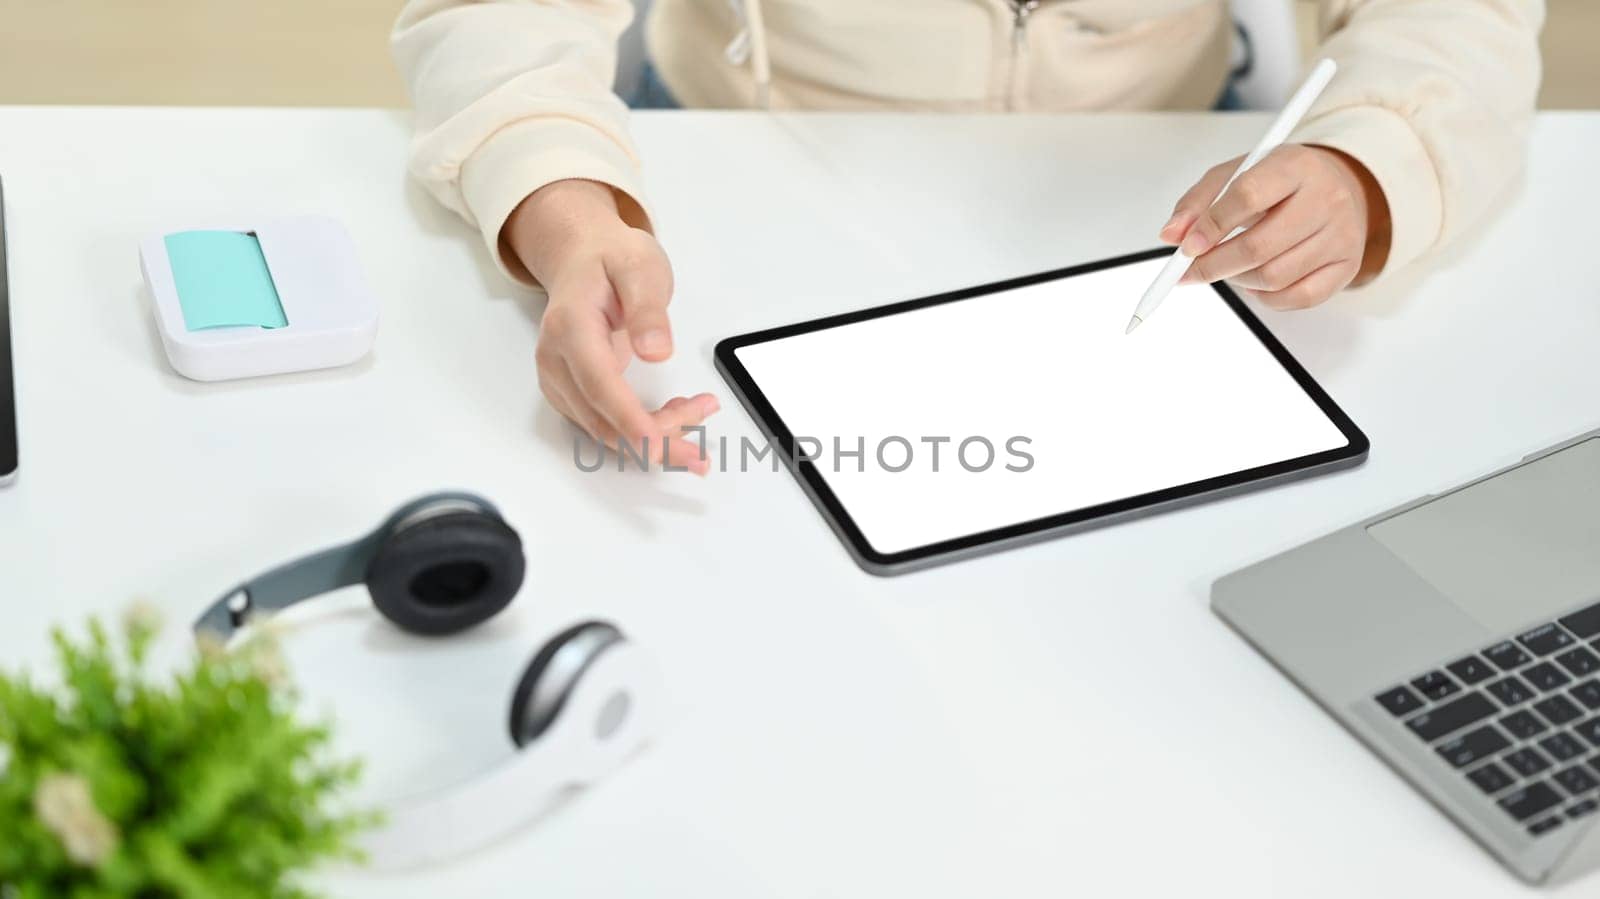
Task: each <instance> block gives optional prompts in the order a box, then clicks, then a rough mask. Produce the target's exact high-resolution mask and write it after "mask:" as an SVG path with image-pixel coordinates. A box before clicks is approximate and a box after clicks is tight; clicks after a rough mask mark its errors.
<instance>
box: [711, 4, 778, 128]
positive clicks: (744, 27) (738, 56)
mask: <svg viewBox="0 0 1600 899" xmlns="http://www.w3.org/2000/svg"><path fill="white" fill-rule="evenodd" d="M728 5H729V6H731V7H732V8H733V14H734V17H735V18H737V19H738V20H739V26H740V27H739V33H738V34H736V35H734V36H733V40H731V41H729V42H728V46H727V47H726V48H725V49H724V50H723V51H722V54H723V56H724V57H726V58H727V60H728V63H729V64H730V65H735V66H742V65H744V64H745V63H747V62H748V63H749V64H750V70H751V74H752V75H754V76H755V81H756V98H755V99H756V106H757V107H758V108H760V109H770V108H771V104H772V63H771V60H770V59H769V58H768V57H767V26H766V23H765V21H764V20H763V19H762V18H761V0H728Z"/></svg>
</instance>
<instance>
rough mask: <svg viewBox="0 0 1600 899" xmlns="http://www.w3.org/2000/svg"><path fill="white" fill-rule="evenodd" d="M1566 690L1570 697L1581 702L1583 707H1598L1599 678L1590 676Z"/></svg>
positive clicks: (1599, 693) (1599, 701) (1599, 696)
mask: <svg viewBox="0 0 1600 899" xmlns="http://www.w3.org/2000/svg"><path fill="white" fill-rule="evenodd" d="M1568 692H1570V693H1571V694H1572V698H1574V699H1576V700H1578V701H1579V702H1581V703H1583V705H1584V708H1587V709H1600V680H1595V679H1593V678H1590V679H1589V680H1586V681H1584V682H1583V683H1581V684H1579V685H1577V686H1576V687H1573V688H1572V689H1571V690H1570V691H1568Z"/></svg>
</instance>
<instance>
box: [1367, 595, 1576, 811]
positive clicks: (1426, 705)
mask: <svg viewBox="0 0 1600 899" xmlns="http://www.w3.org/2000/svg"><path fill="white" fill-rule="evenodd" d="M1373 698H1374V699H1375V700H1377V702H1378V704H1379V705H1381V706H1383V707H1384V708H1385V709H1387V710H1388V711H1389V714H1391V715H1393V716H1395V717H1396V718H1399V719H1401V720H1403V721H1404V722H1405V726H1406V728H1407V729H1409V730H1410V731H1411V733H1412V734H1414V735H1415V736H1416V737H1417V739H1419V740H1422V741H1423V742H1425V743H1427V744H1428V745H1429V746H1431V747H1432V748H1433V750H1434V751H1435V752H1436V753H1437V754H1438V756H1439V758H1440V760H1441V763H1442V764H1445V765H1448V766H1450V767H1451V768H1453V769H1455V770H1456V771H1458V772H1460V774H1461V776H1462V777H1465V778H1466V779H1467V780H1468V781H1470V782H1471V783H1472V784H1473V785H1474V786H1475V787H1477V788H1478V789H1479V790H1480V791H1482V792H1483V794H1484V796H1485V797H1486V798H1487V800H1488V801H1490V802H1493V803H1494V804H1496V805H1497V806H1499V807H1500V809H1501V811H1502V812H1503V813H1504V814H1506V815H1509V816H1510V817H1511V819H1512V820H1514V821H1516V822H1517V823H1518V824H1520V825H1522V826H1523V827H1526V828H1527V830H1528V832H1529V833H1530V834H1533V835H1534V836H1539V835H1542V834H1546V833H1549V832H1551V831H1553V830H1555V829H1556V828H1558V827H1560V826H1561V825H1562V823H1563V822H1565V821H1570V820H1575V819H1577V818H1581V817H1583V816H1585V815H1590V814H1593V813H1595V812H1596V811H1600V603H1595V604H1594V605H1592V606H1588V607H1587V608H1583V609H1580V610H1578V611H1576V612H1573V613H1572V614H1570V615H1566V616H1564V617H1562V618H1559V619H1557V620H1555V621H1552V622H1550V623H1549V624H1542V625H1540V626H1538V627H1536V628H1533V629H1532V630H1530V631H1527V632H1525V633H1523V634H1520V635H1518V636H1515V637H1512V638H1510V639H1508V640H1502V641H1501V642H1499V643H1496V644H1494V645H1493V646H1488V647H1485V648H1484V649H1483V650H1482V651H1481V652H1478V653H1476V654H1474V655H1469V656H1466V657H1464V658H1460V659H1456V660H1455V661H1453V662H1450V663H1449V664H1447V665H1444V666H1442V667H1440V668H1438V669H1436V670H1433V671H1428V672H1426V673H1424V674H1421V675H1418V676H1417V677H1415V678H1413V679H1411V680H1410V681H1408V682H1406V683H1403V684H1396V685H1395V686H1393V687H1391V688H1389V689H1388V690H1385V691H1383V692H1382V693H1379V694H1378V695H1377V696H1375V697H1373Z"/></svg>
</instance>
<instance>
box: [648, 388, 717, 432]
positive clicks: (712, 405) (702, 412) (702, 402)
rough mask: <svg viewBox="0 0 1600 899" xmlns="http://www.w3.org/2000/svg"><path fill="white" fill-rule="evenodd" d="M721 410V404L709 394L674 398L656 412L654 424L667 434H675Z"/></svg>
mask: <svg viewBox="0 0 1600 899" xmlns="http://www.w3.org/2000/svg"><path fill="white" fill-rule="evenodd" d="M721 408H722V404H721V403H719V402H717V398H716V397H714V396H712V395H711V394H709V393H701V394H696V395H695V396H693V397H683V396H675V397H673V398H672V399H670V400H667V402H666V403H665V404H664V405H663V406H662V407H661V408H660V409H659V410H657V411H656V413H655V419H656V424H657V425H659V426H660V427H661V428H662V429H663V430H666V431H667V432H668V433H676V432H677V431H679V430H680V429H682V428H689V427H693V426H695V425H697V424H700V423H701V422H703V421H705V420H706V419H707V418H710V417H711V416H712V415H714V414H716V412H717V410H719V409H721Z"/></svg>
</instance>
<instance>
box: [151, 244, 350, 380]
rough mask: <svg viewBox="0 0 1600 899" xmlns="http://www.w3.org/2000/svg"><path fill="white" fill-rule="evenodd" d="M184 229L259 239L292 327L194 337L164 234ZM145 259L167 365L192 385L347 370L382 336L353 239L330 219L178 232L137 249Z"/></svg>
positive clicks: (200, 333)
mask: <svg viewBox="0 0 1600 899" xmlns="http://www.w3.org/2000/svg"><path fill="white" fill-rule="evenodd" d="M178 231H240V232H244V233H250V234H254V235H255V236H256V240H257V241H258V242H259V243H260V245H261V255H262V256H263V257H265V258H266V262H267V269H268V271H269V272H270V273H271V275H272V282H273V286H274V287H275V288H276V289H277V292H278V301H279V303H280V304H281V305H282V307H283V314H284V318H285V319H286V320H287V321H288V324H286V325H285V326H284V327H281V328H270V329H269V328H258V327H229V328H210V329H206V330H198V331H191V330H189V329H188V327H187V326H186V325H185V323H184V318H183V308H182V306H180V305H179V303H178V289H177V284H176V281H175V279H174V278H173V274H172V263H171V260H169V259H168V257H167V245H166V236H167V233H177V232H178ZM139 262H140V267H141V268H142V269H143V270H144V280H145V283H146V284H148V285H149V287H150V294H151V296H152V297H153V298H154V300H155V317H156V325H157V328H158V329H159V330H160V332H161V343H162V345H163V346H164V347H166V350H167V358H168V359H169V360H171V362H172V367H173V368H174V369H176V370H177V372H178V374H181V375H183V376H184V377H187V378H192V379H194V380H196V381H223V380H228V379H231V378H249V377H254V376H256V375H272V374H281V373H283V372H292V371H309V370H311V369H318V368H332V367H334V366H339V365H348V364H349V363H351V362H355V361H356V360H358V359H360V358H361V357H363V356H365V355H366V354H367V353H368V352H369V351H370V350H371V349H372V343H373V341H374V340H375V339H376V337H377V334H378V300H377V297H375V296H374V295H373V294H372V291H371V289H370V288H369V287H368V286H367V281H366V277H365V275H364V274H363V273H362V271H361V265H360V261H359V259H358V258H357V255H356V246H355V241H354V240H352V239H351V237H350V233H349V232H348V231H346V230H345V228H344V226H343V225H341V224H339V223H338V222H336V221H334V220H333V219H330V218H325V217H322V216H302V217H295V218H279V219H265V220H262V221H260V222H258V223H254V224H245V223H239V222H234V223H228V224H216V223H205V224H200V225H194V226H190V227H187V228H180V229H174V231H173V232H162V233H159V234H155V235H152V236H150V237H148V238H146V239H145V240H144V241H143V242H142V243H140V245H139Z"/></svg>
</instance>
